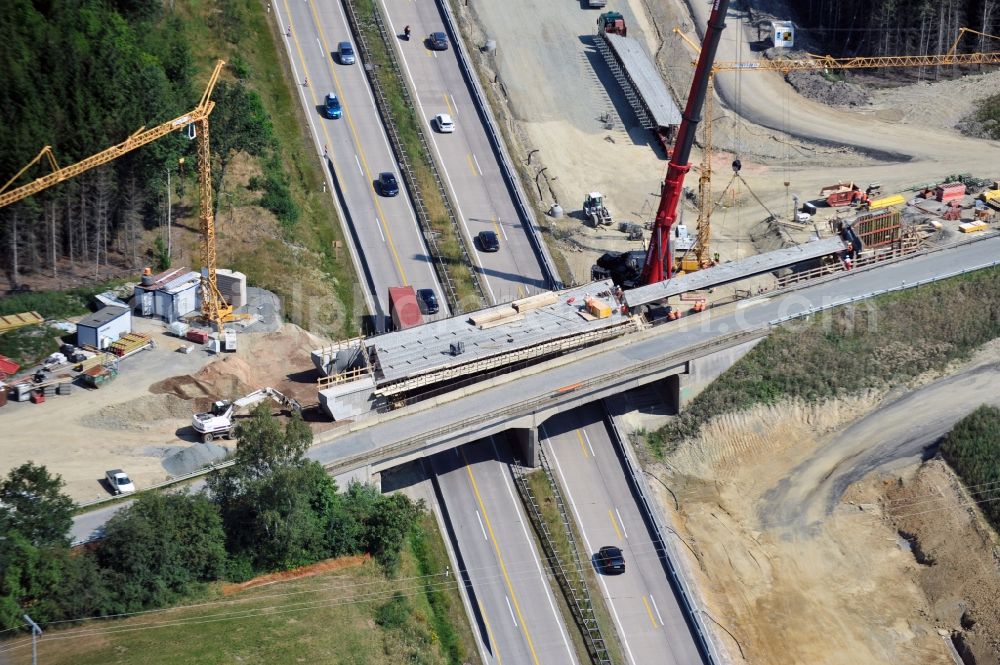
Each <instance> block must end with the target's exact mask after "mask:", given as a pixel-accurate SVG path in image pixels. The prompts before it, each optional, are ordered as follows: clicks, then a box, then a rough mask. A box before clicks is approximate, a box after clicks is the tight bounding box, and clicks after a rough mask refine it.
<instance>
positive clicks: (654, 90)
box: [594, 12, 681, 153]
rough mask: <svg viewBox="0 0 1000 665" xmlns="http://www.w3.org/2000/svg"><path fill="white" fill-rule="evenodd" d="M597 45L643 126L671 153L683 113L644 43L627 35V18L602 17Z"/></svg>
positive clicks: (611, 15)
mask: <svg viewBox="0 0 1000 665" xmlns="http://www.w3.org/2000/svg"><path fill="white" fill-rule="evenodd" d="M594 43H595V46H597V50H598V51H599V52H600V54H601V56H602V57H603V58H604V61H605V62H606V63H607V64H608V68H609V69H610V70H611V73H612V74H613V75H614V77H615V80H617V81H618V84H619V85H620V86H621V88H622V92H623V93H624V94H625V99H626V100H628V103H629V106H631V107H632V110H633V111H635V115H636V117H637V118H638V119H639V124H641V125H642V127H643V128H644V129H648V130H649V131H651V132H653V133H654V134H656V137H657V138H658V139H659V141H660V143H661V144H662V145H663V149H664V150H666V151H667V152H668V153H669V152H670V148H671V146H672V144H673V141H674V135H675V134H676V132H677V128H678V127H679V126H680V124H681V111H680V109H679V108H678V106H677V103H676V102H675V101H674V98H673V97H672V96H671V95H670V91H669V90H667V86H666V84H665V83H664V82H663V78H662V77H661V76H660V72H659V70H658V69H657V68H656V65H654V64H653V61H652V59H651V58H650V57H649V54H647V53H646V51H645V49H643V47H642V44H640V43H639V41H638V40H636V39H633V38H632V37H628V36H627V28H626V26H625V17H624V16H622V15H621V14H620V13H618V12H605V13H603V14H601V15H600V16H599V17H598V19H597V37H596V38H595V40H594Z"/></svg>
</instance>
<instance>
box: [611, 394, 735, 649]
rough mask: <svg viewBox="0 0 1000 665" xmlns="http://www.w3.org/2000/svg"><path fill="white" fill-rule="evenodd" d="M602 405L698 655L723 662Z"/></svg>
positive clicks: (641, 479)
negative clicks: (675, 564)
mask: <svg viewBox="0 0 1000 665" xmlns="http://www.w3.org/2000/svg"><path fill="white" fill-rule="evenodd" d="M602 406H603V407H604V419H605V422H606V423H607V425H608V429H609V430H610V431H611V442H612V444H614V446H615V448H616V449H617V450H618V453H619V456H620V457H621V460H622V463H623V465H624V466H625V475H626V477H627V478H628V480H629V484H630V485H631V486H632V492H633V493H634V494H635V496H636V498H637V499H638V501H637V503H638V505H639V508H640V509H641V510H642V511H643V513H645V515H646V519H647V520H648V523H649V524H650V526H651V527H652V531H653V535H654V538H655V539H656V541H657V542H655V543H654V545H657V549H658V550H659V551H660V552H661V553H662V561H663V566H664V568H666V570H667V574H668V576H669V577H670V585H671V586H672V587H673V588H674V590H675V591H676V595H677V596H678V598H680V601H681V609H682V610H683V611H684V613H685V615H686V616H687V619H688V625H689V626H690V628H691V632H692V636H693V637H694V638H695V644H696V645H697V646H698V651H699V652H701V656H702V658H703V659H704V660H705V662H706V663H709V664H711V665H716V664H719V663H722V662H723V661H722V659H721V658H720V657H719V653H718V650H717V648H716V645H715V642H714V641H713V640H712V639H711V636H712V633H711V632H710V631H709V630H708V629H707V628H706V626H705V623H704V621H703V620H702V610H701V608H699V607H698V601H697V597H696V596H695V595H694V594H693V593H692V592H691V589H690V587H689V586H688V584H687V580H686V579H685V577H684V576H683V575H681V574H680V573H678V572H677V568H676V567H675V566H674V561H676V560H678V558H677V553H676V552H675V551H674V548H673V543H672V542H671V541H670V540H669V539H668V538H667V534H668V533H674V534H675V535H676V532H675V531H674V530H673V529H671V528H670V527H668V526H666V525H665V524H664V523H663V519H662V518H661V516H660V511H659V510H657V509H656V503H655V500H653V499H651V498H650V497H651V496H652V493H651V492H650V490H649V485H648V484H647V483H646V476H645V474H644V473H643V471H642V467H641V466H640V464H639V462H638V461H637V459H636V457H635V452H634V451H633V450H632V446H631V445H630V444H629V442H628V440H627V439H626V438H625V437H624V436H622V433H621V431H619V429H618V423H617V422H615V417H614V416H613V415H612V411H611V409H610V408H609V407H608V405H607V403H606V401H604V400H602ZM678 537H679V536H678Z"/></svg>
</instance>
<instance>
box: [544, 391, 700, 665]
mask: <svg viewBox="0 0 1000 665" xmlns="http://www.w3.org/2000/svg"><path fill="white" fill-rule="evenodd" d="M540 434H541V437H543V440H544V442H545V446H546V449H547V451H548V452H549V458H550V460H551V462H552V465H553V466H554V467H555V471H556V474H557V476H558V479H559V483H560V485H561V486H562V487H563V488H564V490H565V492H566V499H567V501H568V502H569V504H570V507H571V510H572V512H573V517H574V519H575V521H576V524H577V526H578V527H579V529H580V534H581V535H582V536H583V544H584V546H585V547H586V549H587V551H588V552H589V553H591V555H593V554H594V553H595V552H597V551H598V550H599V549H600V548H601V547H603V546H604V545H615V546H617V547H620V548H621V549H622V552H623V554H624V557H625V573H623V574H621V575H600V574H598V584H599V585H600V592H601V593H602V594H603V595H604V598H605V601H606V602H607V604H608V609H609V611H610V612H611V615H612V618H613V620H614V622H615V626H616V628H617V630H618V635H619V636H620V637H621V642H622V647H623V651H624V653H625V658H626V659H627V661H628V662H629V663H632V664H633V665H643V664H644V663H662V664H664V665H689V664H691V663H699V662H701V656H700V654H699V653H698V648H697V646H696V645H695V642H694V638H693V637H692V635H691V632H690V630H689V629H688V625H687V622H686V621H685V619H684V614H683V612H682V611H681V608H680V602H679V601H678V599H677V598H676V597H675V595H674V592H673V589H672V588H671V586H670V581H669V578H668V577H667V572H666V568H665V567H664V565H665V562H664V561H663V560H662V559H661V556H662V554H663V553H662V552H660V551H659V549H658V548H657V546H656V544H655V541H654V540H653V537H652V535H651V534H650V531H649V528H648V527H647V523H646V520H645V519H644V516H643V514H642V512H641V511H640V509H639V506H638V504H637V502H636V500H635V497H634V496H633V494H632V490H631V487H630V485H629V483H628V480H627V478H626V477H625V471H624V469H623V468H622V464H621V462H620V460H619V458H618V453H617V452H616V450H615V448H614V446H613V444H612V440H611V433H610V432H609V431H608V428H607V426H606V424H605V422H604V420H603V413H602V408H601V406H600V405H599V404H594V405H590V406H587V407H582V408H579V409H574V410H572V411H567V412H565V413H562V414H559V415H558V416H556V417H554V418H550V419H549V420H547V421H546V422H545V424H544V425H543V426H542V428H541V432H540ZM592 591H594V590H592Z"/></svg>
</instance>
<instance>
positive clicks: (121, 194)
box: [0, 0, 198, 286]
mask: <svg viewBox="0 0 1000 665" xmlns="http://www.w3.org/2000/svg"><path fill="white" fill-rule="evenodd" d="M161 6H162V3H160V2H159V1H158V0H114V1H112V2H101V1H98V0H51V1H49V2H45V3H41V2H31V1H30V0H9V1H8V2H3V3H0V31H2V34H3V35H4V38H5V40H6V44H5V48H3V49H0V69H2V71H3V72H4V80H5V85H4V86H3V87H2V89H0V122H2V126H3V127H4V131H3V132H2V133H0V178H2V180H3V181H4V182H7V180H9V179H10V178H11V177H12V176H14V175H15V174H16V173H17V172H18V171H19V170H20V169H21V168H22V167H23V166H24V165H26V164H27V163H28V162H29V161H30V160H31V159H32V158H33V157H34V156H35V155H36V154H37V153H38V151H39V150H40V149H41V148H42V147H43V146H46V145H49V146H51V147H52V149H53V152H54V154H55V156H56V159H57V160H58V163H59V165H60V166H66V165H69V164H72V163H74V162H77V161H79V160H80V159H81V158H84V157H87V156H89V155H91V154H93V153H96V152H99V151H100V150H102V149H104V148H106V147H108V146H110V145H112V144H114V143H118V142H120V141H122V140H123V139H124V138H125V137H127V136H128V135H130V134H131V133H133V132H135V131H136V130H137V129H139V128H140V127H143V126H147V127H153V126H155V124H158V123H160V122H163V121H165V120H168V119H170V118H173V117H176V116H178V115H180V114H181V113H183V112H184V110H187V109H189V108H191V107H193V106H194V104H195V103H196V102H197V97H196V95H197V94H198V93H197V91H195V90H194V88H193V85H192V75H193V73H194V63H193V59H192V56H191V52H190V49H189V48H188V46H187V44H186V43H185V41H184V38H183V34H182V29H181V26H180V25H179V23H178V22H177V20H176V19H163V18H162V17H161V16H160V12H161ZM154 25H155V27H156V29H152V28H153V26H154ZM95 82H100V84H99V85H95ZM187 143H188V139H186V138H185V137H184V136H183V135H180V134H177V135H172V136H168V137H166V138H164V139H161V140H159V141H156V142H154V143H153V144H151V145H149V146H147V147H146V148H145V149H142V150H138V151H135V152H133V153H131V154H128V155H126V156H124V157H121V158H119V159H117V160H115V161H114V162H111V163H110V164H107V165H105V166H102V167H99V168H97V169H94V170H92V171H90V172H88V173H86V174H84V175H82V176H79V177H77V178H75V179H74V180H72V181H70V182H68V183H64V184H62V185H60V186H57V187H54V188H52V189H50V190H48V191H46V192H44V193H42V194H40V195H36V196H34V197H30V198H28V199H25V200H23V201H21V202H19V203H17V204H14V205H12V206H9V207H8V208H5V209H4V210H3V211H2V218H0V220H2V221H0V224H3V227H4V231H6V233H4V234H3V235H4V243H3V245H4V250H3V252H0V267H2V268H3V269H4V270H5V272H6V273H7V276H8V278H9V280H10V282H11V284H12V286H16V285H17V282H18V275H19V274H20V273H22V272H29V273H30V272H32V271H36V270H41V269H43V268H48V269H50V270H51V271H52V272H53V273H55V272H57V271H58V269H59V267H60V264H61V263H62V262H63V261H66V262H68V263H69V264H70V265H73V266H80V267H81V268H82V267H83V266H88V267H89V268H90V270H93V271H96V270H97V269H98V268H99V267H100V266H102V265H103V266H108V265H118V266H121V267H124V266H128V267H135V265H136V264H137V261H138V255H139V254H141V253H142V252H143V248H142V245H141V234H142V230H143V227H144V226H145V225H146V224H148V223H149V218H150V216H152V215H155V214H156V210H155V209H154V206H155V205H156V203H157V198H156V194H155V192H157V191H160V192H162V191H163V190H162V185H161V183H162V182H164V181H165V179H166V171H165V169H166V168H167V167H168V165H171V166H173V167H174V168H176V165H177V164H178V160H179V159H180V157H181V156H183V155H185V154H187V152H188V146H187ZM190 161H193V160H190ZM47 167H48V164H45V163H43V164H40V165H38V166H36V167H35V168H34V169H33V170H30V171H29V172H28V173H27V174H25V175H24V176H22V177H21V178H19V179H18V180H17V181H16V182H15V183H13V185H12V186H17V185H21V184H25V183H26V182H28V181H29V180H30V179H31V178H34V177H39V176H41V175H43V174H44V173H46V172H47ZM125 256H128V257H130V259H131V260H129V261H124V260H123V258H122V257H125Z"/></svg>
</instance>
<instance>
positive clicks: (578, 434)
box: [517, 284, 610, 512]
mask: <svg viewBox="0 0 1000 665" xmlns="http://www.w3.org/2000/svg"><path fill="white" fill-rule="evenodd" d="M517 288H519V289H520V288H521V285H520V284H518V285H517ZM576 438H578V439H580V450H582V451H583V458H584V459H587V458H588V457H590V453H588V452H587V444H586V443H584V442H583V432H581V431H580V430H576ZM608 512H610V511H608Z"/></svg>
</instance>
